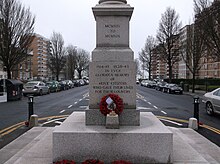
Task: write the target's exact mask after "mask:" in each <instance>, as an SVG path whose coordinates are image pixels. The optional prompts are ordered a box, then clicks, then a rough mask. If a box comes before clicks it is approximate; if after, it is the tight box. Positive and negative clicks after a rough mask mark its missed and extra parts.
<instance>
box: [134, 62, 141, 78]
mask: <svg viewBox="0 0 220 164" xmlns="http://www.w3.org/2000/svg"><path fill="white" fill-rule="evenodd" d="M134 61H135V64H136V76H138V75H141V71H140V63H139V60H138V59H135V60H134Z"/></svg>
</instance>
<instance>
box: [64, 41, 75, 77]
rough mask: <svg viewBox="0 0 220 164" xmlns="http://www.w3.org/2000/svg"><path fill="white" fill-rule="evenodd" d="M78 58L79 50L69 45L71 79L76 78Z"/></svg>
mask: <svg viewBox="0 0 220 164" xmlns="http://www.w3.org/2000/svg"><path fill="white" fill-rule="evenodd" d="M76 56H77V49H76V46H73V45H69V46H68V47H67V63H66V64H67V73H68V76H69V78H70V79H72V80H73V79H74V77H75V68H76Z"/></svg>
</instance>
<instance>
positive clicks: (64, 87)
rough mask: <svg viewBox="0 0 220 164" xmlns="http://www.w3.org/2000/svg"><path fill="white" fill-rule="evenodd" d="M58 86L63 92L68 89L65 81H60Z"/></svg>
mask: <svg viewBox="0 0 220 164" xmlns="http://www.w3.org/2000/svg"><path fill="white" fill-rule="evenodd" d="M59 85H60V90H61V91H65V90H67V89H69V85H68V84H67V82H66V81H60V82H59Z"/></svg>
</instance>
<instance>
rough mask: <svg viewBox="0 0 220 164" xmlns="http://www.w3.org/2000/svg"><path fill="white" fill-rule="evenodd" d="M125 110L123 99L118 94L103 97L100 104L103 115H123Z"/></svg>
mask: <svg viewBox="0 0 220 164" xmlns="http://www.w3.org/2000/svg"><path fill="white" fill-rule="evenodd" d="M123 109H124V104H123V99H122V98H121V97H119V96H118V95H116V94H113V93H111V94H108V95H106V96H104V97H102V99H101V102H100V111H101V113H102V114H103V115H105V116H106V115H107V114H109V113H111V112H112V111H114V112H115V113H116V114H118V115H119V114H121V113H122V111H123Z"/></svg>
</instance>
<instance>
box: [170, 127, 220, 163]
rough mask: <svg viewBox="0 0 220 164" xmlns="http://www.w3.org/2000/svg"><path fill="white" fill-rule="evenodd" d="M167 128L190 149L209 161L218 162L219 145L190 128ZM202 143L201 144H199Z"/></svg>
mask: <svg viewBox="0 0 220 164" xmlns="http://www.w3.org/2000/svg"><path fill="white" fill-rule="evenodd" d="M169 129H170V130H171V131H172V132H173V133H175V134H176V135H177V136H178V137H180V138H181V139H182V140H184V141H185V142H186V143H187V144H188V145H189V146H190V147H191V148H192V149H194V150H195V151H196V152H197V153H199V154H200V155H201V156H202V157H203V158H204V159H205V160H206V161H208V162H209V163H220V157H219V154H220V147H218V146H217V145H216V144H214V143H213V142H211V141H209V140H208V139H207V138H205V137H204V136H202V135H201V134H199V133H198V132H196V131H195V130H192V129H190V128H173V127H169ZM201 143H202V145H201Z"/></svg>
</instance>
